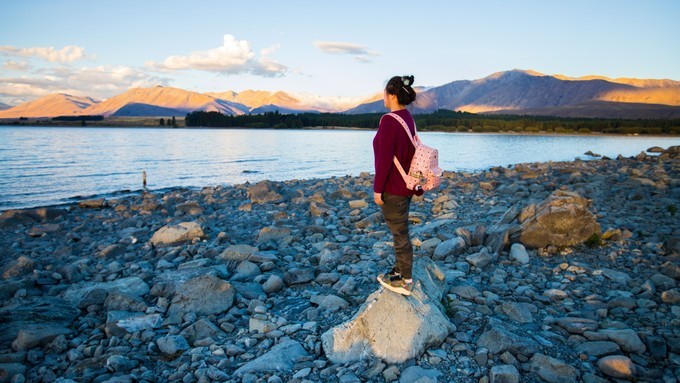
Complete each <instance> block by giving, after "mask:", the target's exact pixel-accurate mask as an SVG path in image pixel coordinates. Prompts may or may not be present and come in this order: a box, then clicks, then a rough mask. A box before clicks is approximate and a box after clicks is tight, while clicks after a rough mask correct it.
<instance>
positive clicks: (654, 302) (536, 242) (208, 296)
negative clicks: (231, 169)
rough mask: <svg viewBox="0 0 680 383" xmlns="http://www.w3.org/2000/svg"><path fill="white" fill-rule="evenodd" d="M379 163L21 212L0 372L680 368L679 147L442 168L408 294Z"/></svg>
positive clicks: (604, 376)
mask: <svg viewBox="0 0 680 383" xmlns="http://www.w3.org/2000/svg"><path fill="white" fill-rule="evenodd" d="M371 182H372V177H371V175H369V174H362V175H360V176H359V177H343V178H331V179H323V180H291V181H286V182H268V181H265V182H261V183H258V184H254V185H249V184H245V185H237V186H228V187H227V186H225V187H210V188H204V189H203V190H200V191H193V190H182V189H177V190H173V191H171V192H167V193H164V194H156V193H152V192H150V193H144V194H142V195H137V196H133V197H127V198H123V199H119V200H92V201H85V202H83V203H81V204H79V205H78V206H69V207H52V208H41V209H29V210H19V211H16V210H15V211H7V212H4V213H3V214H2V215H1V216H0V230H1V231H0V233H1V234H2V235H0V252H2V257H1V258H0V262H1V263H0V272H1V273H2V274H1V277H2V278H1V281H0V304H1V307H0V382H10V381H11V382H185V383H190V382H247V383H255V382H267V383H276V382H295V383H308V382H342V383H351V382H393V381H398V382H404V383H406V382H420V383H425V382H481V383H487V382H491V383H500V382H520V381H521V382H541V381H547V382H581V381H582V382H588V383H597V382H609V381H638V382H668V383H670V382H676V381H677V380H678V379H680V288H678V279H680V219H679V217H680V213H678V211H677V210H678V207H680V148H679V147H673V148H669V149H667V150H662V151H661V153H655V154H654V155H648V154H645V153H641V154H640V155H638V156H636V157H634V158H621V157H620V158H616V159H608V158H603V159H598V160H593V161H575V162H560V163H535V164H522V165H516V166H513V167H510V168H504V167H498V168H493V169H490V170H489V171H485V172H480V173H474V174H472V173H452V172H450V173H446V174H445V178H444V180H443V182H442V187H441V188H440V189H439V190H438V191H436V192H432V193H428V194H426V195H425V196H424V197H420V198H415V199H414V200H413V203H412V208H411V216H410V218H411V222H412V226H411V230H412V239H413V243H414V245H415V251H416V255H417V258H416V259H417V260H416V264H417V271H416V275H417V276H418V278H419V279H420V280H421V281H422V284H421V285H422V287H420V288H417V290H418V291H415V292H414V294H413V295H412V296H411V297H409V298H404V297H401V296H398V295H396V294H393V293H391V292H388V291H384V290H382V289H381V288H379V285H378V284H377V282H376V281H375V277H376V275H377V274H379V273H382V272H384V271H385V270H386V269H387V268H388V266H390V265H391V264H392V260H391V259H390V258H391V257H392V256H391V254H392V249H391V242H390V241H391V236H390V235H389V233H388V232H387V231H386V227H385V225H384V223H382V218H381V215H380V211H379V208H378V207H377V206H375V204H373V203H372V194H371V193H372V190H371ZM432 315H433V316H432ZM431 318H436V320H432V319H431ZM411 323H415V324H414V326H417V327H413V326H407V324H411ZM395 328H396V330H394V331H392V332H390V329H395ZM405 345H406V346H405Z"/></svg>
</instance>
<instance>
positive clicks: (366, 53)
mask: <svg viewBox="0 0 680 383" xmlns="http://www.w3.org/2000/svg"><path fill="white" fill-rule="evenodd" d="M314 46H315V47H317V48H319V49H320V50H321V51H322V52H324V53H329V54H334V55H353V56H354V58H355V59H356V60H357V61H359V62H361V63H369V62H371V60H370V57H374V56H380V53H378V52H375V51H371V50H369V49H368V48H367V47H365V46H363V45H359V44H354V43H347V42H339V41H317V42H315V43H314Z"/></svg>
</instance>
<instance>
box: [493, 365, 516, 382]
mask: <svg viewBox="0 0 680 383" xmlns="http://www.w3.org/2000/svg"><path fill="white" fill-rule="evenodd" d="M489 381H490V383H519V371H517V367H515V366H513V365H511V364H502V365H499V366H493V367H491V371H490V373H489Z"/></svg>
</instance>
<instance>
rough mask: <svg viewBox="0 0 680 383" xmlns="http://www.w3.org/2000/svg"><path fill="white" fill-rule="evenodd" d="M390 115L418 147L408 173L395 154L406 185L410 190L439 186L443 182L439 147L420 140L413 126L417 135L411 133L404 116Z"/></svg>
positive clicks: (395, 163) (395, 160) (397, 165)
mask: <svg viewBox="0 0 680 383" xmlns="http://www.w3.org/2000/svg"><path fill="white" fill-rule="evenodd" d="M387 115H388V116H392V117H394V118H395V119H396V120H397V121H399V123H400V124H401V126H403V127H404V130H406V134H408V138H409V139H411V143H412V144H413V146H415V148H416V152H415V154H414V155H413V159H412V160H411V167H410V168H409V169H408V174H406V172H405V171H404V168H403V167H402V166H401V164H400V163H399V160H398V159H397V156H394V165H395V166H396V167H397V170H399V173H401V176H402V177H403V178H404V181H405V182H406V187H407V188H408V189H410V190H424V191H428V190H432V189H435V188H437V187H439V184H441V182H442V170H441V169H440V168H439V152H438V151H437V149H435V148H432V147H429V146H427V145H425V144H423V143H422V142H421V141H420V137H419V136H418V131H417V130H416V129H415V125H414V126H413V130H414V131H415V135H413V136H412V135H411V131H410V130H409V129H408V125H407V124H406V121H404V119H403V118H401V117H399V115H397V114H395V113H387Z"/></svg>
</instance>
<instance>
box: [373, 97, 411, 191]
mask: <svg viewBox="0 0 680 383" xmlns="http://www.w3.org/2000/svg"><path fill="white" fill-rule="evenodd" d="M394 113H396V114H397V115H399V117H401V118H402V119H404V121H405V122H406V125H408V127H409V130H410V131H411V135H413V134H415V122H414V121H413V117H412V116H411V113H410V112H409V111H408V110H406V109H402V110H398V111H396V112H394ZM415 152H416V148H415V147H414V146H413V144H412V143H411V140H409V138H408V135H407V134H406V131H404V127H403V126H401V124H400V123H399V121H397V120H396V119H395V118H394V117H392V116H383V117H382V118H381V119H380V127H379V128H378V133H376V135H375V138H373V156H374V158H375V178H374V179H373V191H374V192H376V193H383V192H387V193H389V194H392V195H400V196H412V195H414V194H415V193H414V192H413V190H409V189H407V188H406V182H404V178H403V177H402V176H401V174H400V173H399V170H398V169H397V167H396V166H395V165H394V162H393V158H394V156H395V155H396V156H397V159H398V160H399V163H400V164H401V167H402V168H404V171H406V172H408V169H409V167H410V166H411V159H412V158H413V154H414V153H415Z"/></svg>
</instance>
